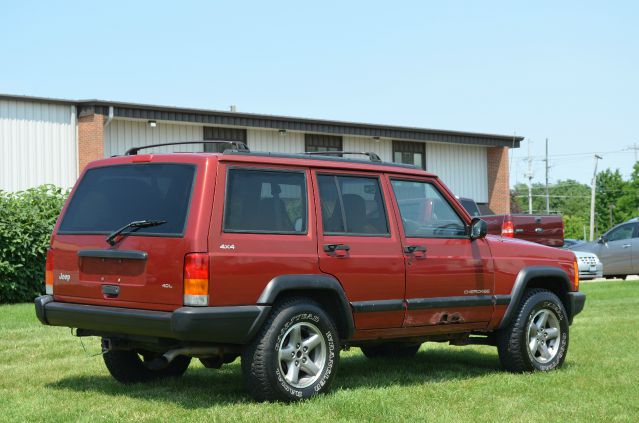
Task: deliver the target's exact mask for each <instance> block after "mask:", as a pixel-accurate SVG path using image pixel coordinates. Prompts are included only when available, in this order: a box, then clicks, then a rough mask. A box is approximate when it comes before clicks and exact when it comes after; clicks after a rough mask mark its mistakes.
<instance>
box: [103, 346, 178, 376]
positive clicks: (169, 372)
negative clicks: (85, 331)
mask: <svg viewBox="0 0 639 423" xmlns="http://www.w3.org/2000/svg"><path fill="white" fill-rule="evenodd" d="M147 356H149V355H147ZM102 357H103V358H104V364H106V367H107V369H108V370H109V373H111V376H113V378H114V379H115V380H117V381H118V382H120V383H124V384H131V383H141V382H150V381H153V380H157V379H165V378H171V377H179V376H182V375H183V374H184V372H186V369H187V368H188V367H189V364H190V363H191V357H186V356H183V355H180V356H177V357H175V359H173V361H172V362H171V363H169V365H168V366H167V367H165V368H164V369H161V370H151V369H149V368H148V367H146V365H145V364H144V359H143V358H142V357H141V356H140V355H139V354H138V353H137V352H135V351H107V352H106V353H104V354H103V355H102Z"/></svg>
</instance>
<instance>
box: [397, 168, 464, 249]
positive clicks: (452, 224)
mask: <svg viewBox="0 0 639 423" xmlns="http://www.w3.org/2000/svg"><path fill="white" fill-rule="evenodd" d="M391 183H392V185H393V191H394V192H395V198H396V199H397V205H398V206H399V212H400V214H401V216H402V223H403V225H404V232H405V233H406V236H407V237H415V238H455V237H463V236H465V235H466V225H465V224H464V222H463V220H462V219H461V218H460V217H459V216H458V215H457V213H456V212H455V210H454V209H453V207H452V206H451V205H450V203H448V201H447V200H446V199H445V198H444V196H443V195H442V194H441V193H440V192H439V191H438V190H437V189H436V188H435V187H434V186H433V185H431V184H429V183H426V182H418V181H402V180H392V181H391Z"/></svg>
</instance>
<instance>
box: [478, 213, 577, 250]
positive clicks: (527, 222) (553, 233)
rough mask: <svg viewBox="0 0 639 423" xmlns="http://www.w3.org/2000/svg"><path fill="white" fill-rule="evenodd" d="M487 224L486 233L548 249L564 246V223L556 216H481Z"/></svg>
mask: <svg viewBox="0 0 639 423" xmlns="http://www.w3.org/2000/svg"><path fill="white" fill-rule="evenodd" d="M481 218H482V220H483V221H485V222H486V223H487V224H488V233H489V234H493V235H501V236H504V237H508V238H519V239H523V240H525V241H530V242H536V243H537V244H542V245H547V246H549V247H561V246H563V245H564V221H563V219H562V218H561V216H560V215H558V214H553V215H534V214H502V215H493V216H481Z"/></svg>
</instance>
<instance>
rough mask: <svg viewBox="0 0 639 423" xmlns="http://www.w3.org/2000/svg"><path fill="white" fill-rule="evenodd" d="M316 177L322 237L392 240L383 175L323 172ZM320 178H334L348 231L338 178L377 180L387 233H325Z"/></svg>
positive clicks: (316, 174)
mask: <svg viewBox="0 0 639 423" xmlns="http://www.w3.org/2000/svg"><path fill="white" fill-rule="evenodd" d="M315 176H316V178H317V201H318V205H319V215H320V216H321V220H322V227H321V229H322V236H325V237H326V236H354V237H364V238H391V236H392V235H391V225H390V222H389V219H388V210H387V207H388V203H387V202H386V198H385V196H384V190H383V189H382V179H381V175H379V174H374V175H368V174H357V173H339V172H321V171H315ZM320 176H332V177H333V178H335V179H334V181H335V186H336V188H337V194H338V195H339V204H340V209H341V212H342V213H341V214H342V223H343V224H344V228H345V229H348V228H347V226H346V212H345V211H344V203H343V199H342V190H341V188H340V186H339V184H338V183H337V178H338V177H342V176H343V177H347V178H349V177H350V178H366V179H375V180H377V187H378V188H379V193H380V196H381V200H382V210H383V211H384V218H385V220H386V231H387V232H386V233H384V234H363V233H358V232H325V231H324V214H323V213H322V196H321V193H320V188H319V177H320Z"/></svg>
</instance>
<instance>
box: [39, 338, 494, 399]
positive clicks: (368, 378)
mask: <svg viewBox="0 0 639 423" xmlns="http://www.w3.org/2000/svg"><path fill="white" fill-rule="evenodd" d="M495 372H501V369H500V367H499V361H498V360H497V357H496V355H495V354H485V353H481V352H478V351H474V350H470V349H459V350H454V349H451V350H426V351H420V352H419V353H418V354H417V356H416V357H415V358H401V359H397V358H393V359H373V360H369V359H367V358H365V357H364V356H363V355H361V354H360V355H356V356H348V357H342V359H341V361H340V368H339V372H338V374H337V378H336V380H335V382H334V384H333V388H334V389H342V390H356V389H358V388H371V387H384V386H391V385H418V384H424V383H441V382H447V381H456V380H464V379H472V378H476V377H480V376H483V375H486V374H489V373H495ZM46 386H47V387H48V388H53V389H60V390H72V391H76V392H95V393H100V394H106V395H113V396H127V397H131V398H136V399H148V400H153V401H165V402H169V403H174V404H177V405H179V406H181V407H184V408H189V409H195V408H208V407H210V406H212V405H214V404H217V405H225V404H235V403H246V402H247V401H250V398H249V397H248V395H247V394H246V392H245V391H244V387H243V385H242V377H241V374H240V365H239V363H238V362H235V363H233V364H230V365H227V366H225V367H224V368H222V369H221V370H210V369H205V368H195V369H189V370H188V371H187V373H186V374H185V376H184V377H182V378H180V379H169V380H164V381H158V382H152V383H148V384H135V385H121V384H119V383H118V382H116V381H115V380H114V379H112V378H111V377H110V376H106V375H95V376H91V375H83V376H74V377H66V378H63V379H61V380H59V381H57V382H53V383H49V384H47V385H46Z"/></svg>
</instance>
